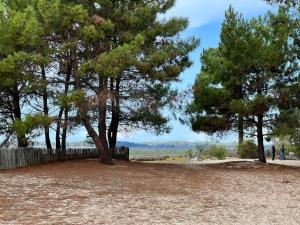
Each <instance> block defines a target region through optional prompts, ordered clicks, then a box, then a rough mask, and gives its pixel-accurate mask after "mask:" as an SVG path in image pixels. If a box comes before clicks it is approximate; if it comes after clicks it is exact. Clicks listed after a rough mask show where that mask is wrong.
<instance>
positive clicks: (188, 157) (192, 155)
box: [185, 149, 194, 159]
mask: <svg viewBox="0 0 300 225" xmlns="http://www.w3.org/2000/svg"><path fill="white" fill-rule="evenodd" d="M185 155H186V158H187V159H192V158H193V157H194V154H193V151H192V150H191V149H190V150H187V151H186V153H185Z"/></svg>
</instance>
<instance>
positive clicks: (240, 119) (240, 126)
mask: <svg viewBox="0 0 300 225" xmlns="http://www.w3.org/2000/svg"><path fill="white" fill-rule="evenodd" d="M238 132H239V145H240V144H242V143H243V142H244V118H243V115H239V117H238Z"/></svg>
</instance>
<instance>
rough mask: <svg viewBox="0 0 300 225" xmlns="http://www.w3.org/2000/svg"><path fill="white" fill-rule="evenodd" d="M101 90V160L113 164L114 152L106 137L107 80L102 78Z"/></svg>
mask: <svg viewBox="0 0 300 225" xmlns="http://www.w3.org/2000/svg"><path fill="white" fill-rule="evenodd" d="M99 84H100V85H99V87H100V92H99V95H98V110H99V116H98V133H99V139H100V142H101V145H102V149H101V162H102V163H105V164H112V153H111V149H110V148H109V147H108V143H107V137H106V112H107V99H108V93H107V91H108V90H107V80H106V79H104V80H100V82H99Z"/></svg>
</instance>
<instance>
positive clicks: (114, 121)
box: [107, 77, 121, 149]
mask: <svg viewBox="0 0 300 225" xmlns="http://www.w3.org/2000/svg"><path fill="white" fill-rule="evenodd" d="M113 81H114V80H113V79H112V80H111V88H110V89H111V92H114V94H113V100H112V113H111V122H110V126H109V128H108V132H107V133H108V135H107V136H108V142H109V147H110V149H114V148H115V147H116V145H117V138H118V128H119V123H120V81H121V80H120V77H118V78H117V79H116V87H115V88H114V83H113Z"/></svg>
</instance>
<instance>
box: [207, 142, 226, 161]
mask: <svg viewBox="0 0 300 225" xmlns="http://www.w3.org/2000/svg"><path fill="white" fill-rule="evenodd" d="M227 152H228V150H227V149H226V148H225V147H224V146H216V145H213V146H211V147H209V148H208V149H207V153H208V154H209V155H210V156H211V157H214V158H217V159H225V158H226V156H227Z"/></svg>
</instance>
